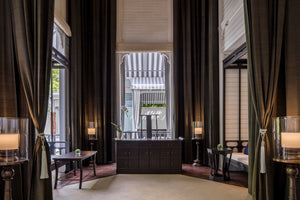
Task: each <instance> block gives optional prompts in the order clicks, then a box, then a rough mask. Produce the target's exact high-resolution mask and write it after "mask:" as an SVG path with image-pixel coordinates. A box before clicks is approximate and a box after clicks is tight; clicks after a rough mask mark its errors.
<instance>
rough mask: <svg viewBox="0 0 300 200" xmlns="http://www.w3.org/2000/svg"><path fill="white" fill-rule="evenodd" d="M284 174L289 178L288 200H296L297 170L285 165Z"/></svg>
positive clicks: (293, 166)
mask: <svg viewBox="0 0 300 200" xmlns="http://www.w3.org/2000/svg"><path fill="white" fill-rule="evenodd" d="M286 174H287V175H288V178H289V191H288V192H289V194H288V200H297V193H296V176H297V174H298V169H297V168H296V166H295V165H291V164H289V165H287V167H286Z"/></svg>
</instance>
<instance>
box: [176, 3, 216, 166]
mask: <svg viewBox="0 0 300 200" xmlns="http://www.w3.org/2000/svg"><path fill="white" fill-rule="evenodd" d="M173 5H174V90H175V91H174V92H175V94H174V97H175V105H176V106H175V109H176V110H175V113H176V120H175V123H176V136H177V137H184V139H185V140H184V141H185V142H184V149H183V151H184V155H183V158H184V161H185V162H187V163H190V162H192V160H193V157H192V155H193V154H192V140H191V139H192V123H193V121H203V122H204V130H205V142H204V147H206V146H216V145H217V144H218V143H219V48H218V0H174V1H173ZM205 149H206V148H203V149H202V152H203V153H204V154H205Z"/></svg>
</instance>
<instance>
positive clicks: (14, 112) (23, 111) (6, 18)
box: [0, 0, 32, 200]
mask: <svg viewBox="0 0 300 200" xmlns="http://www.w3.org/2000/svg"><path fill="white" fill-rule="evenodd" d="M0 15H1V16H0V30H1V31H0V116H1V117H26V118H30V116H29V113H28V110H27V105H26V99H25V96H24V92H23V88H22V85H21V84H20V79H19V78H20V77H19V75H18V69H17V66H16V62H15V56H14V46H13V32H12V31H13V30H12V23H11V22H12V19H11V17H12V16H11V3H10V0H4V1H0ZM28 142H29V146H30V147H31V142H32V141H31V138H30V139H29V141H28ZM31 153H32V151H31V148H29V149H28V154H29V157H31ZM13 168H14V170H15V176H14V179H13V180H12V187H13V190H14V192H13V194H12V195H13V196H12V198H13V199H20V200H23V199H29V198H28V195H29V186H30V177H29V176H30V174H31V173H30V172H29V171H30V170H29V168H28V163H26V164H23V165H21V166H14V167H13ZM1 170H2V169H1V167H0V171H1ZM3 196H4V181H2V180H0V199H2V198H3Z"/></svg>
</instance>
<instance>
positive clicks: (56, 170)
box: [54, 161, 58, 189]
mask: <svg viewBox="0 0 300 200" xmlns="http://www.w3.org/2000/svg"><path fill="white" fill-rule="evenodd" d="M54 166H55V183H54V189H56V188H57V179H58V166H57V161H54Z"/></svg>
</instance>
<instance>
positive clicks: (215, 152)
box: [207, 148, 232, 180]
mask: <svg viewBox="0 0 300 200" xmlns="http://www.w3.org/2000/svg"><path fill="white" fill-rule="evenodd" d="M207 153H208V158H209V164H210V176H209V178H210V179H212V180H219V179H220V178H223V180H229V179H230V174H229V167H230V161H231V156H232V149H227V148H222V149H217V148H207ZM220 155H222V156H223V163H222V164H223V167H222V175H220V174H218V171H219V159H220ZM228 156H229V157H228Z"/></svg>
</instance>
